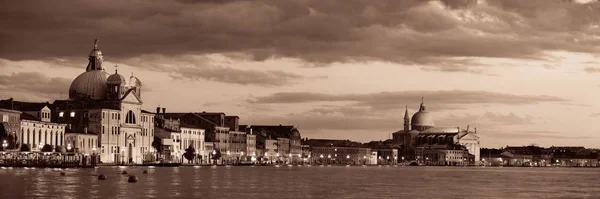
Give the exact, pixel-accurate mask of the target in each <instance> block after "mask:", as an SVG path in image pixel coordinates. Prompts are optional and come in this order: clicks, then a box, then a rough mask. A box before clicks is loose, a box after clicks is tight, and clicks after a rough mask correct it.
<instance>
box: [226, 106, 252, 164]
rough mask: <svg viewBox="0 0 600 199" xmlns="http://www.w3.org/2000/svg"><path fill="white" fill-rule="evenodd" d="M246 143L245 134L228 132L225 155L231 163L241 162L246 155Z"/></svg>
mask: <svg viewBox="0 0 600 199" xmlns="http://www.w3.org/2000/svg"><path fill="white" fill-rule="evenodd" d="M236 117H237V116H236ZM246 141H247V138H246V132H240V131H229V151H228V152H227V153H228V154H227V155H229V156H230V157H231V160H232V161H242V160H244V157H246V155H248V152H247V151H246Z"/></svg>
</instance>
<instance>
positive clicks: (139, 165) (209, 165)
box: [0, 164, 600, 169]
mask: <svg viewBox="0 0 600 199" xmlns="http://www.w3.org/2000/svg"><path fill="white" fill-rule="evenodd" d="M101 167H123V168H135V167H145V168H158V167H196V168H199V167H455V168H460V167H478V168H600V167H569V166H546V167H528V166H467V165H463V166H436V165H419V166H410V165H310V164H305V165H259V164H257V165H224V164H219V165H213V164H197V165H191V164H190V165H188V164H184V165H177V166H159V165H147V164H134V165H113V164H100V165H96V166H94V167H92V166H66V167H45V166H9V165H0V168H1V169H7V168H10V169H12V168H26V169H31V168H40V169H91V168H101Z"/></svg>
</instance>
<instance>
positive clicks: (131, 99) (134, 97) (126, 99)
mask: <svg viewBox="0 0 600 199" xmlns="http://www.w3.org/2000/svg"><path fill="white" fill-rule="evenodd" d="M122 101H123V102H130V103H142V100H141V99H140V98H138V97H137V95H135V94H134V92H133V90H129V91H127V93H125V96H124V97H123V99H122Z"/></svg>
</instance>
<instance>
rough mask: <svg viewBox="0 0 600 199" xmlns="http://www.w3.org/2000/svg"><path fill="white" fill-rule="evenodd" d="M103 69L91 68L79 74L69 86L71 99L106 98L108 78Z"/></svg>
mask: <svg viewBox="0 0 600 199" xmlns="http://www.w3.org/2000/svg"><path fill="white" fill-rule="evenodd" d="M107 76H108V73H106V72H105V71H103V70H91V71H87V72H85V73H82V74H81V75H79V76H77V77H76V78H75V80H73V83H71V87H70V88H69V98H71V99H87V98H90V99H94V100H98V99H104V97H105V95H106V78H107Z"/></svg>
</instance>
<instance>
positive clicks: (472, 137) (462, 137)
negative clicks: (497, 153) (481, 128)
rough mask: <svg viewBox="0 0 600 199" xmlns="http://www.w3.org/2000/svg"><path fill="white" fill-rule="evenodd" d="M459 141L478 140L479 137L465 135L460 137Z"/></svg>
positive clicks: (472, 134) (470, 134)
mask: <svg viewBox="0 0 600 199" xmlns="http://www.w3.org/2000/svg"><path fill="white" fill-rule="evenodd" d="M460 139H461V140H479V136H477V135H475V134H474V133H466V134H465V135H463V136H461V137H460Z"/></svg>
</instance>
